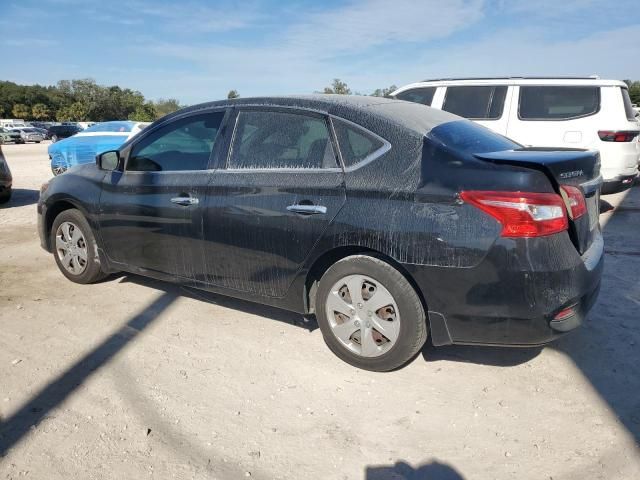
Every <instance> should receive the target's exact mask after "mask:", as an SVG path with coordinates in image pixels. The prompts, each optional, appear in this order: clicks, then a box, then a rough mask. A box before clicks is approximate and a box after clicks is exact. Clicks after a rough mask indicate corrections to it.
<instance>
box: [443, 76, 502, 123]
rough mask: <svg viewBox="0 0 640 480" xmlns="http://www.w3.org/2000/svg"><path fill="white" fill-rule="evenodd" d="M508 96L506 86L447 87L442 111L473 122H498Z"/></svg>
mask: <svg viewBox="0 0 640 480" xmlns="http://www.w3.org/2000/svg"><path fill="white" fill-rule="evenodd" d="M506 95H507V87H506V85H500V86H480V85H478V86H459V87H447V94H446V97H445V99H444V104H443V105H442V109H443V110H444V111H446V112H450V113H453V114H455V115H460V116H461V117H464V118H469V119H472V120H497V119H499V118H500V117H502V111H503V110H504V99H505V97H506Z"/></svg>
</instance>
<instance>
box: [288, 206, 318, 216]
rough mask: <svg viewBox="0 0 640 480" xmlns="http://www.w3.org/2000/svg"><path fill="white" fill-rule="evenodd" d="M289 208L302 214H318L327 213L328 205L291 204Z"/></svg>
mask: <svg viewBox="0 0 640 480" xmlns="http://www.w3.org/2000/svg"><path fill="white" fill-rule="evenodd" d="M287 210H289V211H290V212H294V213H300V214H302V215H318V214H325V213H327V207H325V206H322V205H299V204H297V205H289V206H288V207H287Z"/></svg>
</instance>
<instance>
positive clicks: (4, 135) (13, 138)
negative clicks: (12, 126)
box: [0, 127, 24, 144]
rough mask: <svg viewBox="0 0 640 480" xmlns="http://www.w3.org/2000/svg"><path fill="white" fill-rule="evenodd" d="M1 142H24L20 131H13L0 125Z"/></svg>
mask: <svg viewBox="0 0 640 480" xmlns="http://www.w3.org/2000/svg"><path fill="white" fill-rule="evenodd" d="M3 143H24V140H23V139H22V136H21V135H20V132H14V131H12V130H9V129H7V128H3V127H0V144H3Z"/></svg>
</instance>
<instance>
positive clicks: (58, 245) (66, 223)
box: [50, 209, 106, 284]
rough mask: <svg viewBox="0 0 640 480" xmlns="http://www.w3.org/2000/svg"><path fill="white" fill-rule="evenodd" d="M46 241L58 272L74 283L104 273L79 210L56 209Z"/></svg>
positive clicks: (94, 245)
mask: <svg viewBox="0 0 640 480" xmlns="http://www.w3.org/2000/svg"><path fill="white" fill-rule="evenodd" d="M50 235H51V237H50V242H51V246H52V249H53V256H54V258H55V259H56V264H57V265H58V268H59V269H60V271H61V272H62V274H63V275H64V276H65V277H67V278H68V279H69V280H71V281H72V282H75V283H83V284H84V283H93V282H97V281H98V280H101V279H102V278H104V277H105V276H106V275H105V273H104V272H103V271H102V269H101V268H100V257H99V256H98V246H97V243H96V239H95V236H94V235H93V231H92V230H91V227H90V226H89V223H88V222H87V220H86V219H85V218H84V215H82V213H80V211H79V210H76V209H70V210H65V211H63V212H62V213H60V214H59V215H58V216H57V217H56V219H55V220H54V221H53V226H52V228H51V234H50Z"/></svg>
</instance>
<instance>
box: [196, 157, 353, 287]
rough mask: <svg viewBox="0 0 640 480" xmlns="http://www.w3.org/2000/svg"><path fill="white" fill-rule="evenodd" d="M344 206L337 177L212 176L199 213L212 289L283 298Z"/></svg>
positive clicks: (291, 174) (261, 173) (267, 173)
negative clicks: (201, 220) (220, 288)
mask: <svg viewBox="0 0 640 480" xmlns="http://www.w3.org/2000/svg"><path fill="white" fill-rule="evenodd" d="M345 201H346V196H345V187H344V179H343V172H342V171H341V170H339V169H335V170H326V171H323V170H313V171H304V170H298V171H296V170H289V171H278V170H273V171H240V170H235V171H232V170H218V171H217V172H216V174H215V175H213V176H212V178H211V183H210V185H209V187H208V194H207V200H206V206H205V210H204V212H203V213H204V219H205V223H204V240H205V241H204V244H203V245H204V248H205V251H204V258H205V262H206V264H207V270H208V271H210V272H211V275H210V277H209V278H208V279H207V282H208V283H209V284H211V285H215V286H218V287H224V288H229V289H234V290H238V291H245V292H250V293H254V294H258V295H264V296H272V297H281V296H284V295H285V294H286V292H287V289H288V288H289V286H290V285H291V282H292V281H293V278H294V276H295V273H296V272H297V271H298V270H299V269H300V268H301V266H302V264H303V262H304V260H305V258H306V257H307V255H308V254H309V253H310V252H311V249H312V248H313V246H314V245H315V244H316V242H317V241H318V240H319V239H320V237H321V236H322V234H323V232H324V231H325V230H326V228H327V227H328V226H329V224H330V223H331V221H332V220H333V218H334V217H335V216H336V214H337V213H338V211H339V210H340V208H341V207H342V206H343V205H344V203H345Z"/></svg>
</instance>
